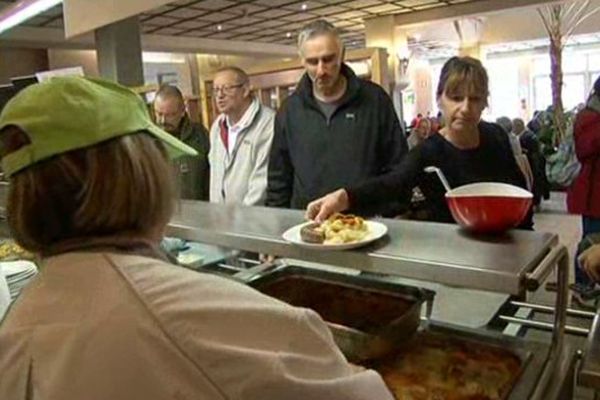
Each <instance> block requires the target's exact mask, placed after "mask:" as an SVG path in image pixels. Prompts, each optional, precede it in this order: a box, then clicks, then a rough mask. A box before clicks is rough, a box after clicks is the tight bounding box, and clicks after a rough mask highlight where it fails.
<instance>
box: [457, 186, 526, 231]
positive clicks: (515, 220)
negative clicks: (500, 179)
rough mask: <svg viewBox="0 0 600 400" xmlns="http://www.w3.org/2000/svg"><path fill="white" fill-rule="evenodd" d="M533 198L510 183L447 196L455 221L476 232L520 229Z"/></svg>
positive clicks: (461, 190) (469, 188)
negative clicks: (517, 227) (519, 226)
mask: <svg viewBox="0 0 600 400" xmlns="http://www.w3.org/2000/svg"><path fill="white" fill-rule="evenodd" d="M532 199H533V195H532V194H531V193H530V192H528V191H527V190H525V189H522V188H520V187H518V186H513V185H509V184H506V183H496V182H481V183H472V184H469V185H464V186H459V187H457V188H455V189H452V190H451V191H449V192H448V193H446V201H447V202H448V207H449V208H450V212H451V213H452V216H453V217H454V220H455V221H456V222H457V223H458V224H459V225H461V226H462V227H464V228H466V229H469V230H471V231H475V232H482V233H490V232H503V231H505V230H507V229H511V228H514V227H516V226H518V225H519V224H520V223H521V221H523V219H524V218H525V216H526V215H527V212H528V211H529V208H530V207H531V203H532Z"/></svg>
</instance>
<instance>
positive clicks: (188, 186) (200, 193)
mask: <svg viewBox="0 0 600 400" xmlns="http://www.w3.org/2000/svg"><path fill="white" fill-rule="evenodd" d="M153 106H154V117H155V119H156V123H157V124H158V125H159V126H160V127H161V128H163V129H164V130H165V131H167V132H169V133H170V134H171V135H173V136H175V137H176V138H177V139H179V140H181V141H182V142H184V143H185V144H187V145H188V146H190V147H192V148H194V150H196V151H197V152H198V155H197V156H185V157H181V158H180V159H178V160H176V161H174V162H173V164H174V168H175V175H176V177H177V184H178V190H179V197H180V198H182V199H189V200H208V184H209V183H208V181H209V167H208V151H209V148H210V144H209V142H208V133H207V132H206V129H205V128H204V127H203V126H202V125H201V124H198V123H194V122H192V121H191V120H190V118H189V116H188V115H187V112H186V108H185V102H184V100H183V95H182V94H181V92H180V91H179V89H177V88H176V87H175V86H170V85H164V86H161V87H160V89H159V90H158V92H157V93H156V98H155V99H154V105H153Z"/></svg>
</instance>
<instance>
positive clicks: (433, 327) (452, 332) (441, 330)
mask: <svg viewBox="0 0 600 400" xmlns="http://www.w3.org/2000/svg"><path fill="white" fill-rule="evenodd" d="M421 331H429V332H433V333H437V334H441V335H443V336H447V337H448V338H449V339H454V340H457V339H458V340H464V341H467V342H470V343H475V344H479V345H483V346H491V347H497V348H500V349H503V350H505V351H508V352H510V353H512V354H513V355H515V356H516V357H518V358H519V360H520V361H521V372H520V374H519V376H518V377H517V379H516V381H515V383H514V385H513V387H512V389H511V391H510V393H509V394H508V396H507V397H506V399H507V400H524V399H530V398H531V397H532V394H533V393H534V391H535V390H536V388H537V385H538V381H539V378H540V375H541V373H542V370H543V369H544V366H545V364H546V359H547V355H548V349H549V347H548V345H545V344H541V343H537V342H533V341H525V340H523V339H520V338H514V337H510V336H506V335H502V334H499V333H496V332H492V331H482V330H474V329H469V328H463V327H457V326H454V325H450V324H442V323H438V322H433V321H430V322H424V323H423V325H422V326H421ZM554 383H555V384H557V383H558V382H554ZM547 399H548V400H550V397H547ZM557 399H558V398H557Z"/></svg>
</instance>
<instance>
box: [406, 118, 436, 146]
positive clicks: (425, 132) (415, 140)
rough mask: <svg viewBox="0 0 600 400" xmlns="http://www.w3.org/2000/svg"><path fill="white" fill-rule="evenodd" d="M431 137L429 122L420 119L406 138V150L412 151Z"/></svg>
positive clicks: (425, 119)
mask: <svg viewBox="0 0 600 400" xmlns="http://www.w3.org/2000/svg"><path fill="white" fill-rule="evenodd" d="M429 135H431V120H430V119H429V118H421V119H420V120H419V122H417V125H416V126H415V127H414V128H413V129H412V132H411V134H410V136H409V137H408V148H409V149H412V148H413V147H415V146H416V145H418V144H420V143H422V142H423V141H424V140H425V139H427V138H428V137H429Z"/></svg>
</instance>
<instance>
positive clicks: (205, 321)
mask: <svg viewBox="0 0 600 400" xmlns="http://www.w3.org/2000/svg"><path fill="white" fill-rule="evenodd" d="M0 141H1V143H2V146H1V149H2V153H1V156H2V169H3V171H4V173H5V174H6V175H7V176H8V178H9V180H10V190H9V195H8V206H7V211H8V223H9V225H10V227H11V230H12V232H13V233H14V236H15V239H16V241H17V242H18V244H19V245H20V246H22V247H23V248H25V249H27V250H29V251H31V252H34V253H35V254H36V255H38V256H39V257H40V260H41V262H42V263H43V268H41V270H40V273H39V274H38V275H37V277H36V279H35V281H33V282H32V283H30V285H29V286H27V287H26V288H25V289H24V291H23V292H22V294H21V296H20V297H19V298H18V299H17V300H16V301H15V303H14V304H13V305H12V307H11V309H10V310H9V311H8V314H7V316H6V317H5V319H4V320H3V321H2V325H0V371H2V379H0V399H3V400H4V399H6V400H8V399H10V400H25V399H31V398H32V396H33V397H35V398H40V399H61V400H79V399H111V400H129V399H144V400H165V399H235V400H266V399H286V400H305V399H328V400H365V399H378V400H392V396H391V394H390V393H389V391H388V389H387V388H386V387H385V384H384V382H383V380H382V379H381V377H380V376H379V375H378V374H377V373H376V372H374V371H372V370H367V369H360V368H356V367H354V366H352V365H351V364H349V363H348V362H347V361H346V359H345V358H344V357H343V355H342V353H341V352H340V350H339V349H338V348H337V347H336V345H335V343H334V341H333V338H332V335H331V332H330V331H329V330H328V328H327V326H326V325H325V323H324V322H323V320H321V318H320V317H319V316H318V315H317V314H316V313H315V312H313V311H310V310H308V309H303V308H295V307H292V306H289V305H287V304H285V303H283V302H281V301H278V300H275V299H273V298H271V297H268V296H265V295H263V294H261V293H259V292H257V291H255V290H254V289H252V288H250V287H249V286H247V285H243V284H241V283H238V282H234V281H232V280H230V279H225V278H222V277H218V276H215V275H211V274H203V273H197V272H195V271H192V270H188V269H185V268H180V267H177V266H174V265H172V264H169V263H167V262H166V261H165V260H164V258H163V255H162V254H161V253H160V251H158V241H159V240H160V238H161V236H162V233H163V231H164V229H165V226H166V224H167V221H169V219H170V217H171V213H172V211H173V209H174V207H175V201H176V196H175V187H174V184H175V182H174V180H173V173H172V172H173V171H172V169H171V168H169V165H170V160H169V157H179V156H186V155H193V154H195V151H194V149H192V148H191V147H189V146H187V145H185V144H184V143H182V142H180V141H178V140H177V139H175V138H173V137H172V136H171V135H170V134H168V133H166V132H165V131H163V130H161V129H160V128H158V127H157V126H156V125H154V124H153V123H152V121H151V120H150V115H149V114H148V111H147V108H146V105H145V104H144V102H143V101H142V99H141V98H140V97H139V96H137V95H136V94H135V93H134V92H132V91H130V90H129V89H127V88H125V87H122V86H120V85H117V84H115V83H112V82H107V81H101V80H91V79H86V78H83V77H62V78H53V79H52V80H50V81H47V82H44V83H40V84H36V85H33V86H30V87H28V88H27V89H24V90H23V91H22V92H21V93H19V94H18V95H17V96H16V97H15V98H14V99H13V100H11V102H10V103H9V104H8V105H7V106H6V108H5V109H4V110H3V112H2V114H0ZM57 188H59V189H60V190H57Z"/></svg>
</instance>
